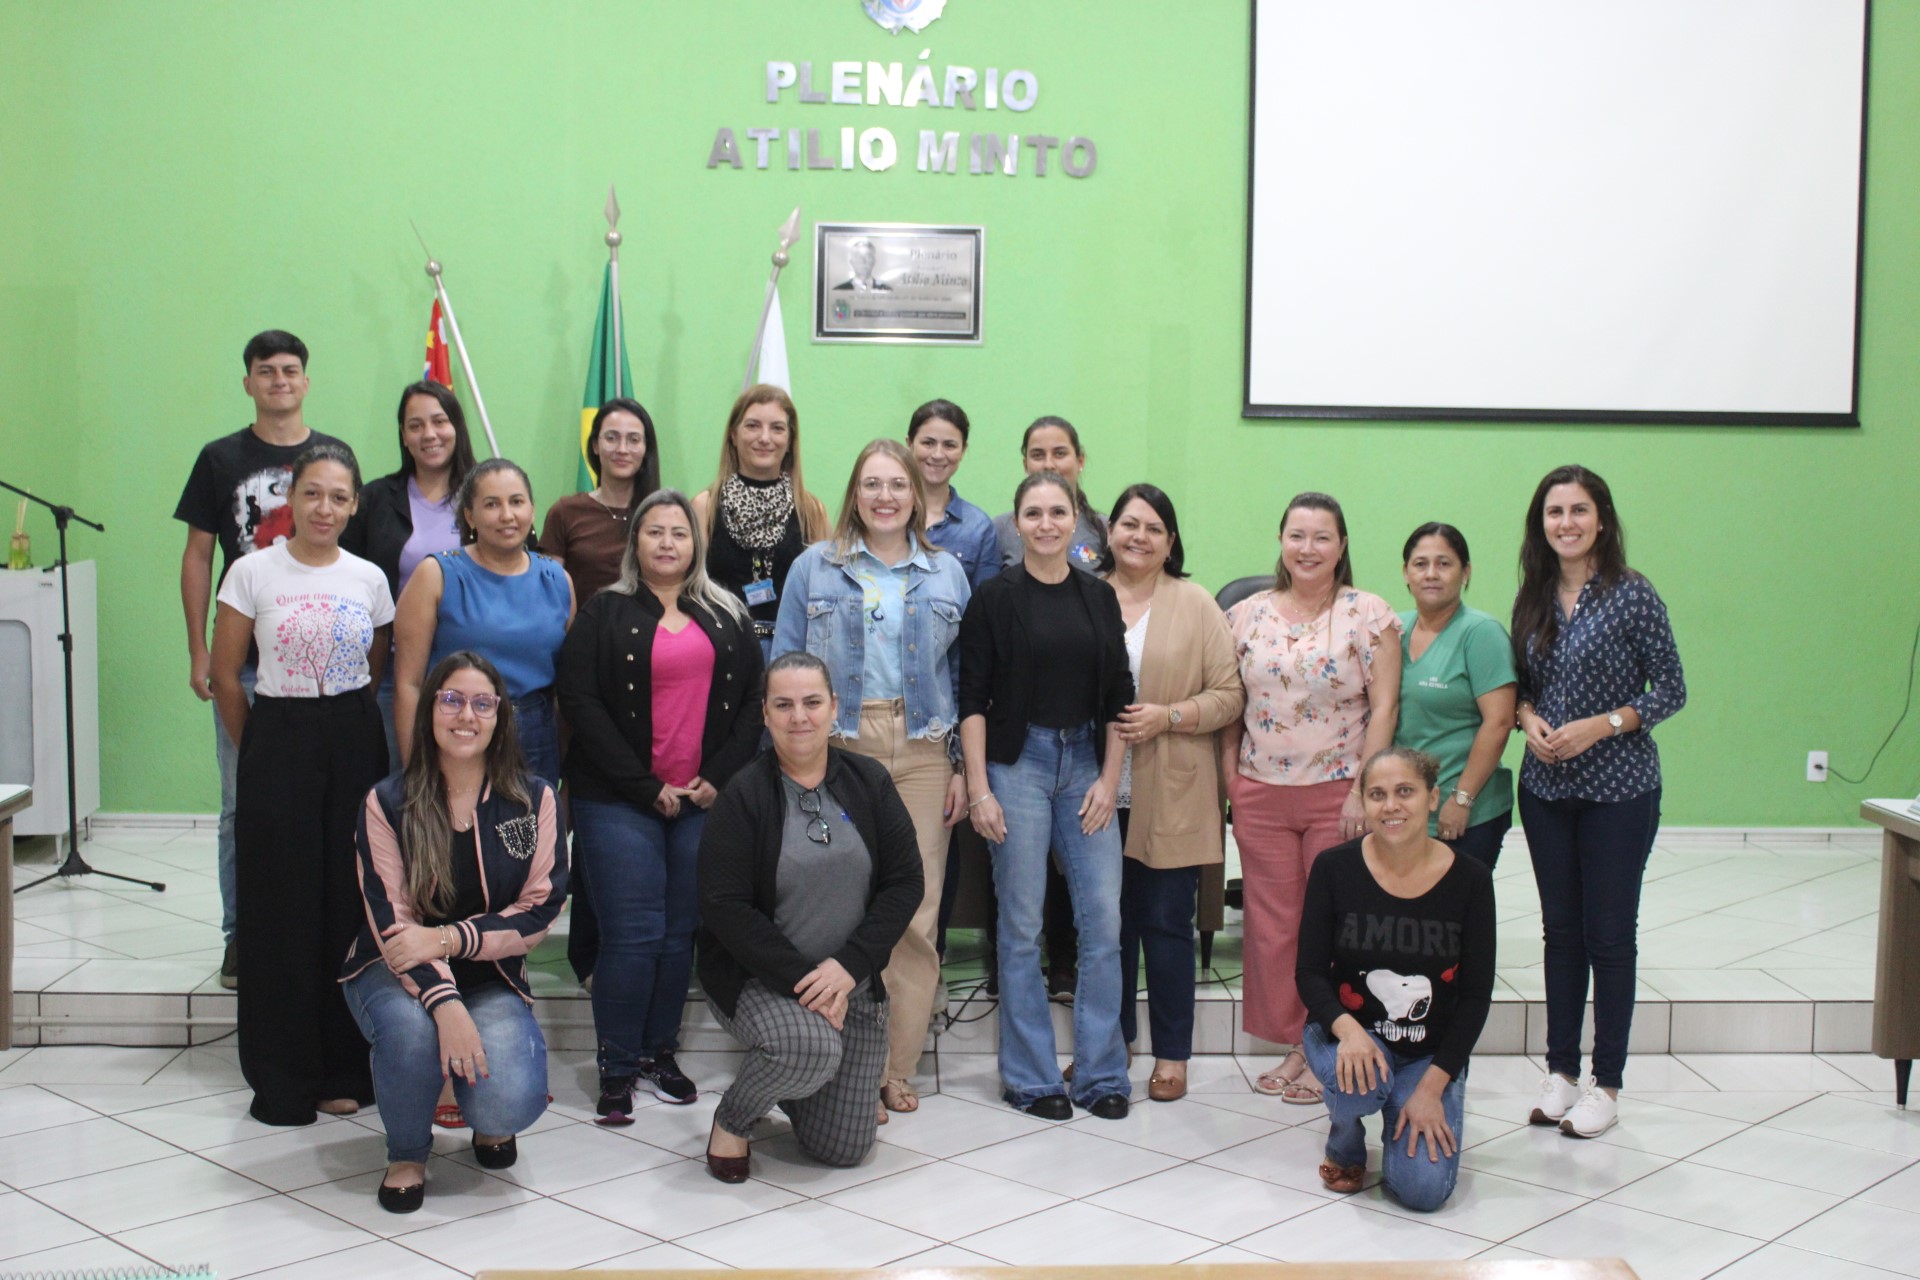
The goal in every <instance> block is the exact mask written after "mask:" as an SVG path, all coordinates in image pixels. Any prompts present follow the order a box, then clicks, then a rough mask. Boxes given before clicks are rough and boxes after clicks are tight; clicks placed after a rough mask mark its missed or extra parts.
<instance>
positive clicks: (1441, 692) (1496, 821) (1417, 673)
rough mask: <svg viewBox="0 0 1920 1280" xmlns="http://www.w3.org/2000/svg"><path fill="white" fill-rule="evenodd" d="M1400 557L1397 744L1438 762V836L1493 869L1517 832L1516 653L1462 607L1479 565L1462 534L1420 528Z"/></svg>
mask: <svg viewBox="0 0 1920 1280" xmlns="http://www.w3.org/2000/svg"><path fill="white" fill-rule="evenodd" d="M1400 558H1401V562H1402V564H1403V566H1404V572H1405V573H1406V577H1407V590H1409V591H1410V592H1412V593H1413V601H1414V605H1415V606H1416V607H1415V608H1413V609H1411V610H1408V611H1406V612H1403V613H1402V614H1401V615H1400V637H1401V638H1400V645H1401V658H1402V661H1401V664H1400V723H1399V727H1398V728H1397V729H1396V730H1395V731H1394V735H1393V740H1394V743H1395V745H1396V746H1402V747H1411V748H1413V749H1414V750H1415V751H1424V752H1426V753H1427V754H1428V755H1430V756H1432V757H1433V758H1434V759H1435V760H1437V761H1439V762H1440V794H1441V796H1442V799H1441V802H1440V808H1439V809H1438V810H1437V811H1436V812H1435V813H1434V815H1433V817H1432V818H1431V819H1430V820H1429V821H1430V830H1431V831H1432V834H1433V835H1434V836H1435V837H1436V838H1438V839H1440V840H1442V841H1444V842H1445V843H1446V844H1447V845H1449V846H1451V847H1452V849H1453V851H1454V852H1455V853H1459V854H1464V855H1466V856H1467V857H1469V858H1472V859H1474V860H1475V861H1477V862H1481V863H1484V864H1485V865H1486V866H1487V867H1489V868H1491V867H1492V866H1493V865H1494V863H1495V862H1496V861H1497V860H1498V859H1499V857H1500V842H1501V841H1502V840H1504V839H1506V835H1507V830H1508V828H1510V827H1511V826H1513V775H1512V774H1511V773H1510V772H1508V770H1507V768H1506V767H1505V766H1504V765H1502V764H1501V763H1500V754H1501V752H1502V751H1504V750H1505V749H1506V745H1507V736H1508V735H1509V734H1511V733H1512V732H1513V703H1514V695H1515V690H1516V688H1517V682H1518V677H1517V676H1516V675H1515V674H1514V670H1513V645H1512V644H1511V642H1510V641H1509V640H1508V639H1507V632H1506V628H1504V627H1502V626H1501V625H1500V623H1499V622H1498V621H1497V620H1495V619H1494V618H1492V617H1490V616H1489V615H1487V614H1484V613H1482V612H1480V610H1478V609H1473V608H1469V607H1468V606H1466V605H1464V604H1462V603H1461V602H1460V592H1461V591H1462V590H1464V589H1465V587H1466V585H1467V580H1468V579H1469V578H1470V577H1472V576H1473V561H1472V559H1471V558H1470V557H1469V556H1468V555H1467V539H1466V537H1465V535H1463V534H1462V533H1461V532H1460V531H1459V530H1458V529H1456V528H1454V527H1453V526H1452V525H1450V524H1440V523H1437V522H1433V523H1428V524H1423V525H1421V526H1420V527H1419V528H1418V529H1415V530H1414V531H1413V534H1412V536H1410V537H1409V538H1408V539H1407V544H1406V547H1405V548H1404V549H1403V550H1402V551H1401V553H1400Z"/></svg>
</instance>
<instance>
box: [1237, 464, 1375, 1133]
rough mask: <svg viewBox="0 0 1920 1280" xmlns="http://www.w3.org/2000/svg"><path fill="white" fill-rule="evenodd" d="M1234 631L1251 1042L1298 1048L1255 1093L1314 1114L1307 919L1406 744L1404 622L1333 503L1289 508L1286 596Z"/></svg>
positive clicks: (1284, 524) (1254, 602)
mask: <svg viewBox="0 0 1920 1280" xmlns="http://www.w3.org/2000/svg"><path fill="white" fill-rule="evenodd" d="M1227 620H1228V622H1229V623H1230V624H1231V625H1232V628H1233V640H1234V650H1235V652H1236V653H1237V654H1238V655H1239V659H1240V678H1241V680H1242V681H1243V682H1244V683H1245V684H1246V687H1247V709H1246V713H1245V715H1244V717H1243V718H1242V719H1241V721H1240V722H1239V723H1236V724H1231V725H1228V726H1227V727H1226V728H1224V729H1222V730H1221V731H1220V753H1221V760H1220V772H1221V774H1222V775H1223V776H1224V777H1225V778H1226V779H1227V799H1228V801H1229V803H1231V804H1232V806H1233V832H1234V839H1235V841H1236V843H1237V844H1238V845H1239V847H1240V875H1241V883H1242V885H1243V886H1244V890H1245V894H1246V903H1245V906H1246V953H1245V955H1246V961H1245V967H1246V977H1245V1010H1246V1013H1245V1017H1244V1022H1245V1026H1246V1030H1247V1033H1248V1034H1249V1035H1253V1036H1258V1037H1259V1038H1260V1039H1262V1040H1271V1041H1275V1042H1277V1043H1280V1044H1286V1045H1291V1046H1293V1051H1292V1052H1291V1053H1289V1054H1288V1055H1287V1056H1286V1059H1285V1060H1284V1061H1283V1062H1281V1064H1280V1065H1279V1066H1277V1067H1275V1068H1274V1069H1273V1070H1271V1071H1268V1072H1266V1073H1265V1074H1263V1075H1261V1077H1260V1078H1259V1079H1258V1080H1257V1081H1255V1082H1254V1088H1255V1090H1257V1091H1258V1092H1260V1093H1265V1094H1277V1095H1278V1096H1279V1097H1280V1098H1281V1099H1282V1100H1284V1101H1286V1102H1298V1103H1314V1102H1318V1101H1319V1100H1320V1089H1319V1086H1318V1085H1317V1084H1316V1083H1315V1080H1314V1077H1313V1073H1312V1072H1310V1071H1308V1070H1307V1060H1306V1058H1305V1057H1304V1056H1302V1054H1301V1052H1300V1049H1299V1044H1300V1035H1301V1031H1302V1029H1303V1028H1304V1026H1305V1024H1306V1015H1307V1010H1306V1006H1305V1005H1304V1004H1302V1003H1301V1002H1300V993H1299V992H1298V990H1296V989H1295V987H1294V982H1293V969H1294V954H1295V952H1296V950H1297V949H1298V946H1299V941H1300V909H1301V906H1302V904H1303V902H1304V901H1305V897H1306V891H1307V872H1308V870H1309V869H1310V868H1311V867H1312V866H1313V860H1314V859H1315V858H1316V857H1318V856H1319V854H1320V852H1321V850H1323V849H1327V848H1331V847H1332V846H1333V845H1335V844H1338V843H1339V842H1340V841H1342V840H1349V839H1352V838H1353V837H1354V836H1357V835H1360V834H1361V833H1362V832H1363V831H1364V830H1365V829H1366V819H1365V816H1364V813H1363V811H1362V809H1361V806H1360V781H1359V779H1360V763H1361V761H1363V760H1365V759H1367V758H1368V757H1369V756H1371V755H1372V754H1373V753H1374V752H1376V751H1381V750H1384V749H1385V748H1386V747H1388V746H1390V745H1391V744H1392V742H1393V729H1394V721H1395V719H1396V718H1397V717H1398V714H1399V703H1400V620H1399V619H1398V618H1397V617H1395V616H1394V612H1393V610H1392V609H1391V608H1390V607H1389V606H1388V605H1387V602H1386V601H1384V600H1382V599H1381V598H1380V597H1379V596H1376V595H1373V594H1371V593H1370V592H1366V591H1357V590H1355V589H1354V585H1353V562H1352V558H1351V557H1350V555H1349V554H1348V551H1347V521H1346V517H1345V516H1344V515H1342V514H1341V511H1340V504H1339V503H1338V502H1335V501H1334V500H1333V499H1332V498H1330V497H1328V496H1327V495H1326V494H1324V493H1303V494H1300V495H1299V496H1298V497H1296V498H1294V500H1293V501H1292V502H1289V503H1288V504H1287V510H1286V514H1285V515H1283V516H1282V517H1281V518H1280V563H1279V564H1278V565H1277V566H1275V569H1274V582H1273V589H1272V590H1271V591H1262V592H1260V593H1259V594H1258V595H1254V596H1250V597H1248V598H1247V599H1245V600H1243V601H1241V602H1240V603H1239V604H1237V605H1235V606H1234V607H1233V609H1232V610H1230V611H1229V612H1228V614H1227Z"/></svg>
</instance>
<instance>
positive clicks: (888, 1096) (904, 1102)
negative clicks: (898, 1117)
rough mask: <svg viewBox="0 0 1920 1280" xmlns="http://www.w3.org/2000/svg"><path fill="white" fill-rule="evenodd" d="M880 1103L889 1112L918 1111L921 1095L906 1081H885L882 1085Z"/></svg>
mask: <svg viewBox="0 0 1920 1280" xmlns="http://www.w3.org/2000/svg"><path fill="white" fill-rule="evenodd" d="M880 1102H881V1104H882V1105H884V1106H885V1107H886V1109H887V1110H889V1111H918V1110H919V1109H920V1095H919V1094H917V1093H915V1092H914V1091H913V1086H912V1085H910V1084H908V1083H907V1082H906V1081H905V1080H885V1081H882V1082H881V1085H880Z"/></svg>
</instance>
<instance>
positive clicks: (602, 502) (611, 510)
mask: <svg viewBox="0 0 1920 1280" xmlns="http://www.w3.org/2000/svg"><path fill="white" fill-rule="evenodd" d="M587 496H588V497H589V498H592V499H593V501H594V505H596V506H598V507H599V508H600V509H601V510H602V511H604V512H606V513H607V518H608V519H609V520H612V521H613V522H614V523H615V524H625V523H626V522H627V508H625V507H623V506H615V505H614V504H613V503H611V502H608V501H607V500H606V498H605V497H604V496H602V494H601V492H600V490H598V489H594V490H592V491H591V492H589V493H588V494H587Z"/></svg>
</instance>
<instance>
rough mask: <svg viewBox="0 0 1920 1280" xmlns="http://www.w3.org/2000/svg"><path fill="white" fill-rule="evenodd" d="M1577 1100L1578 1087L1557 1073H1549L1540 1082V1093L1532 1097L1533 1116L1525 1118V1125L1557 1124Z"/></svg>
mask: <svg viewBox="0 0 1920 1280" xmlns="http://www.w3.org/2000/svg"><path fill="white" fill-rule="evenodd" d="M1579 1100H1580V1086H1579V1085H1577V1084H1575V1083H1574V1082H1573V1081H1571V1080H1569V1079H1567V1078H1566V1077H1565V1076H1563V1075H1561V1074H1560V1073H1559V1072H1558V1071H1549V1072H1547V1075H1546V1078H1545V1079H1544V1080H1542V1081H1541V1082H1540V1092H1539V1093H1538V1094H1536V1095H1535V1096H1534V1099H1533V1114H1532V1115H1530V1116H1528V1117H1527V1123H1528V1124H1559V1123H1560V1121H1561V1120H1562V1119H1563V1118H1564V1117H1565V1116H1566V1114H1567V1112H1568V1111H1570V1110H1572V1109H1573V1104H1574V1103H1576V1102H1578V1101H1579Z"/></svg>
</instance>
